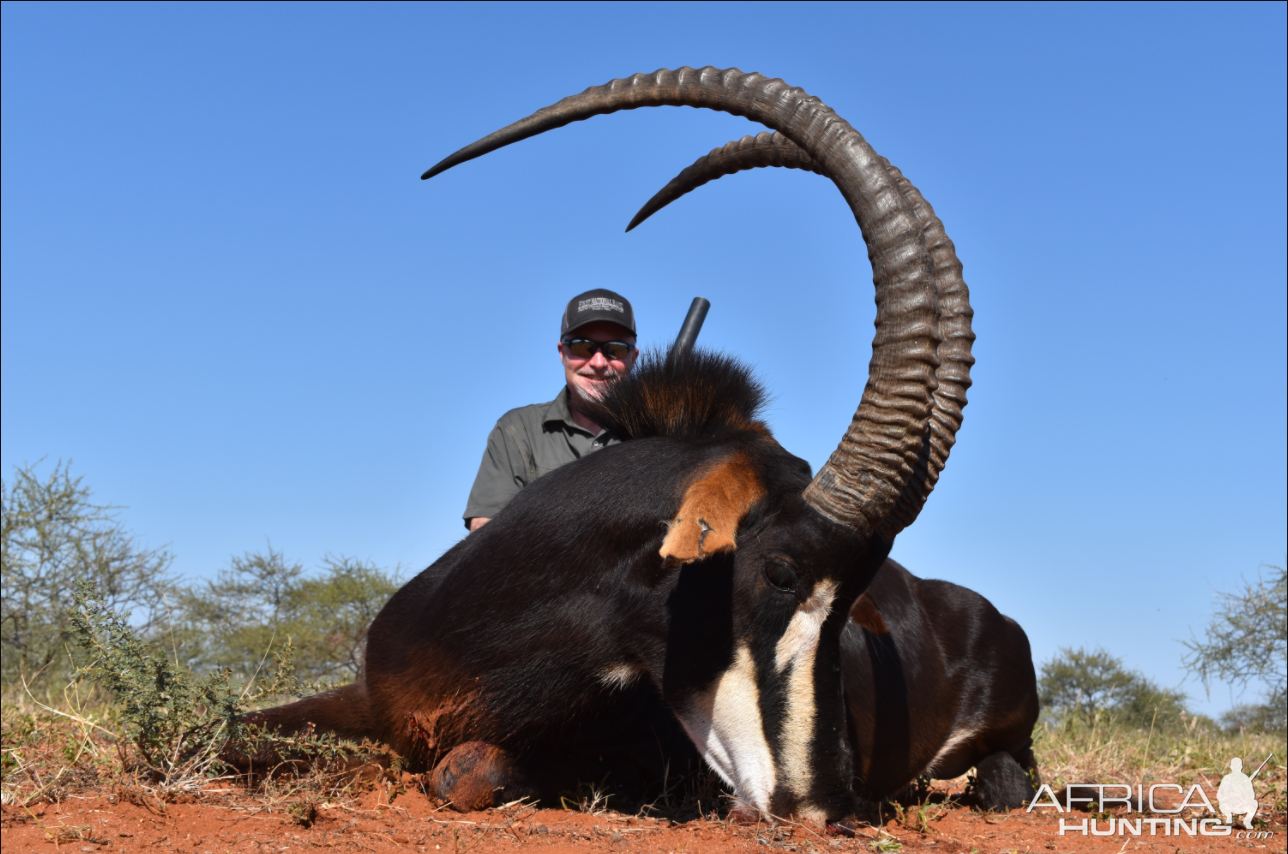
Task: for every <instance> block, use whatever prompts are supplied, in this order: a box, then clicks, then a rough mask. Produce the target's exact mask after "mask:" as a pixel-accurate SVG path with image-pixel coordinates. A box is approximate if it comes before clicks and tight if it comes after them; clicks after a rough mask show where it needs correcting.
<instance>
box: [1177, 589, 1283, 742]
mask: <svg viewBox="0 0 1288 854" xmlns="http://www.w3.org/2000/svg"><path fill="white" fill-rule="evenodd" d="M1262 569H1263V570H1264V571H1263V572H1261V573H1258V575H1257V580H1256V581H1255V582H1250V583H1249V582H1244V584H1243V588H1242V589H1241V590H1237V591H1235V592H1233V593H1230V592H1223V593H1219V594H1217V608H1216V613H1215V614H1213V615H1212V621H1211V622H1210V623H1209V624H1208V627H1207V629H1206V630H1205V632H1204V636H1203V637H1202V638H1201V639H1200V638H1194V639H1193V640H1190V641H1182V643H1183V644H1184V645H1185V648H1186V649H1188V650H1189V654H1188V655H1186V656H1185V658H1184V659H1183V662H1184V664H1185V666H1186V668H1188V669H1189V670H1190V671H1191V672H1192V673H1194V674H1195V675H1196V676H1198V677H1199V678H1200V679H1202V680H1203V685H1204V687H1206V688H1208V690H1211V684H1212V682H1213V681H1214V680H1215V681H1217V682H1224V683H1226V684H1228V685H1232V686H1235V687H1238V688H1247V687H1248V686H1249V685H1258V686H1261V687H1262V688H1263V689H1264V692H1265V693H1264V698H1263V702H1262V703H1260V704H1242V705H1240V706H1237V707H1236V708H1235V709H1233V710H1231V713H1230V714H1229V715H1227V720H1228V721H1229V722H1230V723H1233V724H1236V725H1241V726H1249V725H1251V726H1261V727H1265V728H1267V729H1279V730H1282V729H1284V725H1285V711H1284V709H1285V700H1286V699H1288V698H1286V697H1285V681H1286V680H1288V574H1286V573H1285V570H1284V567H1282V566H1265V567H1262Z"/></svg>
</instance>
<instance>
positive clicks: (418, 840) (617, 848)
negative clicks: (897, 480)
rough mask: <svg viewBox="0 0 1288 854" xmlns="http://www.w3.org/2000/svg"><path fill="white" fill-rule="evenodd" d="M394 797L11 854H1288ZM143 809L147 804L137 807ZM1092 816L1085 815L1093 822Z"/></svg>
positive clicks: (1273, 842) (939, 817)
mask: <svg viewBox="0 0 1288 854" xmlns="http://www.w3.org/2000/svg"><path fill="white" fill-rule="evenodd" d="M387 799H388V794H387V791H381V790H379V789H377V790H375V791H371V792H369V793H368V794H367V795H365V796H363V797H362V798H361V799H359V800H357V801H355V802H352V803H350V804H348V805H335V804H320V805H319V808H318V810H317V814H316V817H315V818H314V819H313V821H312V822H311V824H310V825H309V826H307V827H306V826H304V825H302V824H300V823H299V822H297V821H296V820H295V819H293V818H292V816H291V815H290V814H289V813H288V812H287V811H286V810H285V809H283V808H282V807H277V808H275V809H272V810H271V811H270V809H269V808H267V807H265V806H264V805H263V804H262V803H256V802H253V801H249V800H248V799H246V798H245V797H242V796H239V795H226V794H219V793H213V792H209V793H205V794H203V795H201V796H200V797H196V798H192V799H191V802H190V803H172V804H167V805H164V806H161V805H159V804H153V805H148V804H146V803H144V804H143V805H138V804H134V803H129V802H126V801H125V800H123V799H122V798H121V797H118V796H116V795H112V794H102V795H90V796H83V797H72V798H69V799H68V800H65V801H63V802H62V803H61V804H41V805H39V806H35V807H31V808H28V809H23V808H19V807H13V806H5V807H4V808H3V810H2V811H0V846H2V847H3V849H4V852H5V854H15V852H18V851H54V850H59V851H64V852H67V854H85V852H99V851H105V850H107V849H117V850H122V851H136V850H146V851H149V852H156V854H169V852H174V851H181V852H192V854H233V852H237V854H269V852H281V851H309V850H314V849H320V848H324V849H330V848H334V849H339V850H341V851H369V852H380V854H383V852H426V853H427V854H428V853H429V852H452V854H464V852H466V851H472V852H479V854H484V852H492V851H502V850H504V851H511V852H515V854H518V852H520V851H522V850H524V849H533V850H535V851H541V852H548V854H561V852H572V851H586V850H592V849H598V850H603V851H611V852H622V854H627V852H689V851H711V852H749V851H757V852H766V854H769V852H775V851H786V852H801V854H814V853H815V852H822V851H833V850H834V851H837V852H842V851H845V852H849V851H856V852H857V851H862V852H871V851H895V850H900V848H902V850H905V851H920V850H924V851H927V852H943V854H975V852H977V853H978V854H991V852H1012V851H1014V852H1027V851H1033V852H1046V851H1072V852H1108V854H1129V852H1132V851H1139V850H1142V849H1147V850H1150V851H1156V852H1160V854H1162V852H1166V854H1181V852H1185V854H1189V852H1209V851H1216V852H1225V851H1259V850H1271V851H1283V850H1284V848H1285V839H1288V834H1286V833H1285V817H1284V815H1283V814H1278V815H1275V816H1272V817H1271V823H1270V826H1269V827H1268V828H1266V829H1267V830H1269V831H1270V832H1271V833H1272V834H1273V835H1272V836H1271V837H1270V838H1269V839H1261V840H1240V839H1236V838H1234V837H1233V836H1230V837H1186V836H1179V837H1170V836H1157V837H1150V836H1142V837H1131V836H1114V837H1090V836H1087V837H1084V836H1080V835H1079V836H1074V835H1066V836H1063V837H1061V836H1059V835H1058V833H1057V828H1058V819H1057V818H1056V817H1054V816H1053V814H1052V811H1045V812H1044V814H1039V813H1038V812H1034V813H1030V814H1026V813H1024V812H1023V811H1019V810H1017V811H1015V812H1013V813H1010V814H1001V815H985V814H982V813H978V812H974V811H971V810H969V809H966V808H964V807H947V808H945V807H931V810H932V815H935V816H936V817H933V818H932V820H931V821H930V823H929V831H928V832H924V833H923V832H918V831H916V830H913V829H909V828H908V827H904V826H902V825H900V824H898V823H896V822H895V821H893V820H891V821H889V822H888V823H887V824H886V825H885V826H884V827H874V826H869V825H859V827H858V828H857V832H856V834H855V836H854V837H852V838H844V837H835V836H828V835H823V834H820V833H818V832H816V831H814V830H812V829H810V828H806V827H804V826H801V825H792V824H789V823H780V824H777V825H768V824H761V825H750V826H740V825H734V824H726V823H722V822H719V821H714V820H695V821H689V822H685V823H682V824H673V823H672V822H670V821H669V820H666V819H656V818H647V817H639V816H627V815H622V814H620V813H615V812H611V811H610V812H602V813H595V814H590V813H581V812H573V811H569V810H547V809H543V810H537V809H534V808H532V807H530V806H523V805H519V806H511V807H509V808H503V809H498V810H489V811H487V812H481V813H467V814H460V813H454V812H451V811H449V810H444V809H442V808H441V807H435V805H434V803H433V802H432V801H431V800H430V799H429V798H427V797H425V796H424V795H423V794H421V793H420V791H419V790H413V791H411V792H409V793H407V794H402V795H399V796H398V797H397V798H396V799H395V801H394V803H393V805H392V806H391V805H389V804H388V803H387ZM135 800H138V799H137V798H136V799H135ZM1084 816H1085V813H1079V814H1077V820H1079V821H1080V820H1081V819H1082V818H1083V817H1084Z"/></svg>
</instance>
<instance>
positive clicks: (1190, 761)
mask: <svg viewBox="0 0 1288 854" xmlns="http://www.w3.org/2000/svg"><path fill="white" fill-rule="evenodd" d="M62 699H63V702H62V703H61V704H59V705H60V706H61V708H58V707H55V706H54V705H53V704H52V703H38V702H36V701H35V700H34V699H30V698H28V700H27V702H25V703H23V704H17V703H11V702H6V703H4V704H3V709H2V712H3V714H2V715H0V719H2V722H3V727H2V730H0V749H2V756H3V777H2V779H0V797H2V798H3V803H4V804H5V805H12V806H18V807H27V806H32V805H35V804H38V803H59V802H62V801H63V800H65V799H66V798H68V797H71V796H77V795H86V794H91V793H100V794H101V793H103V792H105V791H107V792H112V793H114V794H116V795H117V796H118V797H121V798H123V799H125V800H128V801H131V802H133V803H137V804H140V805H144V806H147V808H148V809H152V810H154V811H157V812H164V810H165V805H166V804H167V803H170V802H173V801H175V800H188V799H191V798H204V797H211V796H225V797H226V796H229V795H232V796H234V800H235V802H236V804H237V806H236V808H238V809H250V810H255V811H266V812H278V813H286V814H289V815H290V816H292V817H293V818H294V819H295V820H296V821H297V823H299V824H301V825H302V826H308V824H309V823H310V822H311V821H312V820H313V816H314V815H316V812H317V810H318V809H319V808H321V807H326V806H334V805H339V804H353V803H356V801H357V799H358V798H359V797H360V796H367V795H369V794H370V793H371V792H372V791H373V790H382V791H383V792H384V793H385V795H384V796H385V798H386V799H387V801H388V802H389V803H393V802H394V800H395V799H396V798H397V797H398V795H399V794H401V793H403V792H405V791H407V789H408V787H409V786H415V785H416V784H417V780H416V778H413V777H410V776H409V775H405V774H403V773H402V766H401V762H400V761H399V759H398V758H397V757H396V756H394V755H393V754H392V753H390V752H389V751H388V750H387V749H383V748H380V747H378V746H375V745H362V746H345V747H344V748H343V749H340V750H334V749H333V750H330V751H322V752H319V753H315V754H313V755H311V756H310V757H309V761H296V762H287V763H283V764H282V765H280V766H278V767H274V768H268V769H265V770H264V771H263V772H261V773H257V774H255V775H253V776H247V775H242V776H240V777H237V778H232V777H224V778H219V777H214V776H212V775H211V774H210V773H208V769H205V770H203V769H200V768H198V769H194V772H193V774H192V775H190V776H188V777H187V778H186V781H184V782H185V784H184V785H178V784H177V783H174V784H165V785H160V784H159V783H158V780H157V778H156V776H155V775H154V774H152V773H150V772H149V769H147V767H146V766H145V765H143V764H142V763H140V762H139V761H138V757H137V756H136V755H134V753H133V750H132V747H131V745H130V744H129V743H128V742H127V741H126V740H124V739H122V738H120V737H119V735H118V733H117V732H116V731H115V728H114V726H115V722H114V720H113V718H112V716H111V715H112V712H111V707H110V706H108V705H106V704H102V705H99V706H98V707H96V708H86V705H85V704H84V703H82V702H81V701H80V699H79V698H78V697H77V696H76V695H75V694H70V693H69V694H68V695H66V696H65V697H64V698H62ZM1034 735H1035V738H1034V752H1035V753H1036V754H1037V757H1038V762H1039V766H1040V768H1041V769H1042V776H1043V779H1044V782H1046V783H1048V784H1050V785H1051V787H1052V789H1054V790H1056V791H1058V790H1060V789H1061V788H1063V787H1064V786H1066V785H1068V784H1071V783H1099V782H1122V783H1133V784H1134V783H1144V784H1146V785H1148V784H1150V783H1153V782H1176V783H1181V784H1183V785H1188V784H1190V783H1192V782H1203V783H1205V784H1206V785H1207V786H1209V787H1210V788H1213V789H1214V788H1215V786H1216V784H1217V783H1218V782H1219V781H1220V778H1221V776H1222V775H1223V774H1224V773H1226V771H1227V770H1228V763H1229V760H1230V759H1231V758H1232V757H1234V756H1239V757H1241V758H1243V759H1244V762H1245V765H1246V769H1245V772H1246V773H1251V772H1252V771H1253V770H1254V769H1255V768H1256V767H1257V766H1258V765H1260V764H1261V762H1262V760H1264V759H1266V757H1267V756H1271V755H1272V754H1273V758H1272V759H1271V760H1270V761H1269V762H1268V763H1267V764H1266V766H1265V769H1264V770H1263V771H1261V773H1260V774H1259V775H1258V777H1257V792H1258V796H1259V797H1260V798H1261V799H1262V800H1263V803H1266V804H1267V806H1269V807H1270V808H1271V810H1272V811H1273V812H1275V813H1279V814H1282V813H1283V812H1284V811H1285V809H1288V768H1286V767H1285V766H1286V763H1285V758H1286V754H1288V740H1286V739H1285V736H1284V734H1282V733H1280V734H1267V733H1257V734H1253V733H1230V732H1226V731H1222V730H1220V729H1218V728H1216V727H1215V726H1213V725H1212V724H1211V722H1210V721H1208V720H1207V719H1205V718H1190V719H1187V721H1186V725H1185V726H1184V727H1183V728H1173V729H1171V730H1167V731H1153V732H1150V731H1141V730H1136V729H1130V728H1123V727H1119V726H1117V725H1115V724H1114V723H1112V722H1109V721H1105V720H1089V721H1088V720H1080V719H1071V720H1068V721H1066V722H1064V723H1063V724H1061V725H1052V724H1050V723H1045V724H1043V725H1040V726H1039V728H1038V730H1037V731H1036V732H1035V734H1034ZM303 746H304V747H308V745H303ZM182 779H183V778H181V777H178V776H176V777H172V778H171V780H172V781H180V780H182ZM564 806H565V807H566V808H571V809H575V810H578V811H581V812H586V813H591V814H600V813H602V812H605V811H607V810H624V811H625V812H627V813H635V814H639V815H645V816H655V817H658V818H662V819H672V820H676V821H686V820H690V819H694V818H698V817H703V818H708V819H716V820H721V819H722V818H724V817H727V816H728V814H729V811H730V809H731V808H733V807H736V806H737V804H735V803H733V801H732V799H731V797H730V795H729V792H728V790H727V788H726V787H725V786H724V785H723V783H722V782H721V781H720V779H719V777H718V776H717V775H716V774H715V773H714V772H711V771H710V770H707V769H700V770H698V771H694V772H691V773H688V774H685V775H682V776H681V775H670V774H668V775H667V779H666V781H665V784H664V787H663V791H662V794H661V795H660V796H659V797H658V798H656V799H655V800H654V801H652V802H651V803H648V804H642V805H641V804H626V803H619V802H617V799H616V798H610V797H609V795H608V794H607V793H606V792H605V791H604V790H603V789H601V788H597V787H593V786H587V787H583V789H582V790H580V791H578V792H576V793H574V794H571V795H570V796H569V797H567V798H566V799H565V803H564ZM928 809H929V810H932V812H927V810H928ZM933 809H934V807H926V806H925V805H924V804H923V805H921V806H920V807H919V806H918V805H913V806H911V807H907V806H906V805H905V808H904V809H901V810H898V811H897V812H898V816H897V817H898V818H899V819H900V820H901V821H900V823H901V824H903V825H906V826H908V827H910V828H913V829H916V828H917V827H924V826H928V825H929V823H930V822H932V821H934V820H935V819H936V818H937V817H938V816H937V815H936V814H934V813H933ZM914 826H916V827H914Z"/></svg>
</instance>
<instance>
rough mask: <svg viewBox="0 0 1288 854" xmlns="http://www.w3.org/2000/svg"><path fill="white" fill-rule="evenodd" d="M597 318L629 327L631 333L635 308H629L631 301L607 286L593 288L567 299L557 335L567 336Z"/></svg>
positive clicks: (632, 331)
mask: <svg viewBox="0 0 1288 854" xmlns="http://www.w3.org/2000/svg"><path fill="white" fill-rule="evenodd" d="M597 320H607V321H608V322H609V323H616V324H617V325H618V326H624V327H626V328H627V329H629V330H630V331H631V334H632V335H634V334H635V310H634V309H633V308H631V301H630V300H628V299H627V298H626V297H624V296H622V295H621V294H619V293H616V292H614V291H610V290H608V289H607V288H595V289H594V290H591V291H586V292H585V293H584V294H577V296H575V297H573V298H572V299H570V300H569V301H568V307H567V308H565V309H564V313H563V324H562V325H561V326H560V329H559V337H560V338H564V337H567V335H568V333H569V332H572V331H573V330H575V329H577V328H579V327H582V326H585V325H586V324H587V323H594V322H595V321H597Z"/></svg>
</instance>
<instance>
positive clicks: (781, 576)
mask: <svg viewBox="0 0 1288 854" xmlns="http://www.w3.org/2000/svg"><path fill="white" fill-rule="evenodd" d="M765 580H766V581H768V582H769V583H770V584H772V585H774V586H775V587H777V588H778V589H779V590H782V591H784V592H786V593H795V592H796V570H794V569H792V567H791V565H790V564H788V563H787V562H786V561H781V560H770V561H766V562H765Z"/></svg>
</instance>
